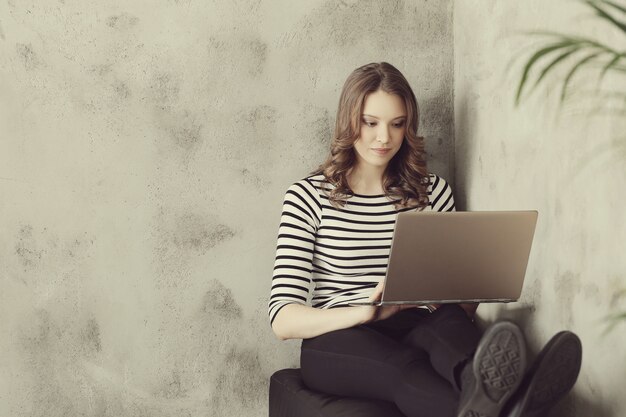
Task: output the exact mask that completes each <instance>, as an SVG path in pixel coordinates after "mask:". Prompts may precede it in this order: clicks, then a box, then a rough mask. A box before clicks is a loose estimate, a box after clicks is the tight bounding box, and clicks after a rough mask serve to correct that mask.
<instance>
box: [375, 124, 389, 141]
mask: <svg viewBox="0 0 626 417" xmlns="http://www.w3.org/2000/svg"><path fill="white" fill-rule="evenodd" d="M377 140H378V141H379V142H380V143H382V144H385V143H387V142H389V130H388V129H387V127H386V126H381V128H380V129H379V130H378V137H377Z"/></svg>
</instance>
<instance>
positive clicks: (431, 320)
mask: <svg viewBox="0 0 626 417" xmlns="http://www.w3.org/2000/svg"><path fill="white" fill-rule="evenodd" d="M479 340H480V333H479V331H478V329H477V328H476V326H475V324H474V323H473V322H472V321H471V320H470V319H469V318H468V317H467V314H466V313H465V311H463V309H462V308H461V307H459V306H458V305H445V306H443V307H441V308H439V309H438V310H436V311H435V312H434V313H429V312H428V311H426V310H423V309H407V310H402V311H400V312H399V313H397V314H395V315H394V316H392V317H390V318H389V319H386V320H381V321H378V322H374V323H370V324H365V325H360V326H355V327H352V328H349V329H342V330H336V331H333V332H329V333H326V334H323V335H320V336H317V337H314V338H311V339H305V340H303V341H302V346H301V356H300V367H301V369H302V378H303V379H304V382H305V384H306V385H307V386H308V387H309V388H312V389H314V390H317V391H321V392H325V393H328V394H335V395H342V396H351V397H365V398H375V399H381V400H387V401H391V402H394V403H395V404H396V406H397V407H398V408H399V409H400V410H401V411H402V412H403V413H404V414H405V415H406V416H407V417H448V416H455V415H456V410H457V407H458V399H459V389H458V386H457V383H456V381H455V373H456V372H457V371H458V369H457V368H458V366H459V365H460V364H462V363H464V362H465V361H466V360H467V359H468V358H470V357H471V356H472V354H473V353H474V351H475V349H476V346H477V344H478V341H479Z"/></svg>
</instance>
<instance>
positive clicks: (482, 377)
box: [458, 321, 526, 417]
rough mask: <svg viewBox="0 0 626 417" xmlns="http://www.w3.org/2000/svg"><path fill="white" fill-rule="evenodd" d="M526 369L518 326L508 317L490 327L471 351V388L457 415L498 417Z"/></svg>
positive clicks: (524, 347)
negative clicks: (472, 352)
mask: <svg viewBox="0 0 626 417" xmlns="http://www.w3.org/2000/svg"><path fill="white" fill-rule="evenodd" d="M525 369H526V345H525V342H524V336H523V335H522V332H521V330H520V329H519V327H517V326H516V325H515V324H513V323H511V322H508V321H501V322H498V323H495V324H494V325H492V326H491V327H489V329H487V331H486V332H485V334H484V335H483V337H482V338H481V341H480V343H479V345H478V349H477V350H476V354H475V355H474V361H473V372H474V377H475V378H476V385H475V387H474V392H473V393H471V395H470V400H469V401H468V403H467V404H464V406H463V408H462V409H460V410H459V413H458V415H459V416H460V417H497V416H498V415H499V413H500V411H501V410H502V408H503V407H504V405H505V404H506V402H507V400H508V399H509V398H510V397H511V395H512V394H513V393H514V392H515V390H516V389H517V387H519V385H520V384H521V382H522V378H523V376H524V371H525Z"/></svg>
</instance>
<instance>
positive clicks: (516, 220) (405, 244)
mask: <svg viewBox="0 0 626 417" xmlns="http://www.w3.org/2000/svg"><path fill="white" fill-rule="evenodd" d="M537 215H538V213H537V211H490V212H488V211H482V212H462V211H460V212H446V213H439V212H414V211H411V212H408V211H407V212H402V213H399V214H398V217H397V220H396V225H395V229H394V234H393V238H392V243H391V252H390V255H389V264H388V267H387V274H386V279H385V286H384V289H383V294H382V297H381V300H380V301H378V302H353V303H350V305H377V306H385V305H398V304H415V305H424V306H427V305H430V304H447V303H485V302H487V303H508V302H513V301H517V300H518V299H519V297H520V295H521V293H522V286H523V283H524V276H525V274H526V268H527V265H528V258H529V256H530V249H531V245H532V241H533V236H534V234H535V226H536V224H537Z"/></svg>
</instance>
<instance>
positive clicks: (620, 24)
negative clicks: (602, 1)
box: [585, 0, 626, 33]
mask: <svg viewBox="0 0 626 417" xmlns="http://www.w3.org/2000/svg"><path fill="white" fill-rule="evenodd" d="M585 3H587V5H588V6H589V7H591V8H592V9H594V10H595V11H596V14H597V15H598V16H600V17H601V18H603V19H605V20H607V21H609V22H610V23H612V24H613V25H615V26H617V28H619V29H620V30H621V31H622V32H624V33H626V23H623V22H620V21H618V20H617V19H615V18H614V17H613V16H612V15H611V14H609V13H607V12H606V11H605V10H604V9H603V8H601V7H600V6H598V4H597V2H596V1H592V0H587V1H585ZM612 6H614V7H615V6H616V5H614V4H612ZM620 9H621V7H620Z"/></svg>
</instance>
